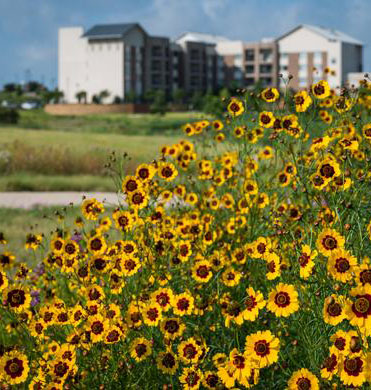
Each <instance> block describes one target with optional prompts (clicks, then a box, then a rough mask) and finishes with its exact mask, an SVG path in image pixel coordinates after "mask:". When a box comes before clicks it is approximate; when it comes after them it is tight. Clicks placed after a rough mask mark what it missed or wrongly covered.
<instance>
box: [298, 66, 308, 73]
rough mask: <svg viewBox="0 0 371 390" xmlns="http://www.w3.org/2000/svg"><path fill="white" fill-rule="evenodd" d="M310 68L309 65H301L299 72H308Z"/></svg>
mask: <svg viewBox="0 0 371 390" xmlns="http://www.w3.org/2000/svg"><path fill="white" fill-rule="evenodd" d="M307 70H308V66H307V65H299V72H306V71H307Z"/></svg>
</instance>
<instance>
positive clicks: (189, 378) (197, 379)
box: [179, 367, 203, 390]
mask: <svg viewBox="0 0 371 390" xmlns="http://www.w3.org/2000/svg"><path fill="white" fill-rule="evenodd" d="M202 379H203V375H202V372H201V370H200V369H198V368H196V367H184V368H183V371H182V375H181V376H180V377H179V380H180V383H182V385H183V390H197V389H199V388H200V385H201V381H202Z"/></svg>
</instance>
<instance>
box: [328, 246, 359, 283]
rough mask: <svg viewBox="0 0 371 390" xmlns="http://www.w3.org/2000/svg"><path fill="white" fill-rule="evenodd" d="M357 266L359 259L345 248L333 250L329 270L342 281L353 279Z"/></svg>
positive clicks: (335, 277)
mask: <svg viewBox="0 0 371 390" xmlns="http://www.w3.org/2000/svg"><path fill="white" fill-rule="evenodd" d="M356 266H357V259H356V258H355V257H354V256H352V255H351V254H350V253H349V252H348V251H346V250H345V249H343V248H339V249H336V250H334V251H332V252H331V254H330V256H329V259H328V262H327V271H328V272H329V274H330V275H331V276H332V277H333V278H334V279H336V280H338V281H339V282H342V283H346V282H349V281H350V280H352V279H353V273H354V269H355V267H356Z"/></svg>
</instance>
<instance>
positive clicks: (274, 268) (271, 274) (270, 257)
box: [264, 252, 281, 280]
mask: <svg viewBox="0 0 371 390" xmlns="http://www.w3.org/2000/svg"><path fill="white" fill-rule="evenodd" d="M264 260H265V261H266V262H267V272H266V277H267V279H268V280H274V279H276V278H278V277H279V276H280V275H281V267H280V258H279V256H278V255H277V254H276V253H274V252H269V253H268V254H267V255H266V256H264Z"/></svg>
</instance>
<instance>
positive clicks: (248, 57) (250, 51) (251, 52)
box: [245, 49, 255, 61]
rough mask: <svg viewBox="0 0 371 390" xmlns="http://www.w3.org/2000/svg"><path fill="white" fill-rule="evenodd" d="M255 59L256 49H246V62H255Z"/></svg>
mask: <svg viewBox="0 0 371 390" xmlns="http://www.w3.org/2000/svg"><path fill="white" fill-rule="evenodd" d="M254 59H255V52H254V49H246V50H245V60H246V61H254Z"/></svg>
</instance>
